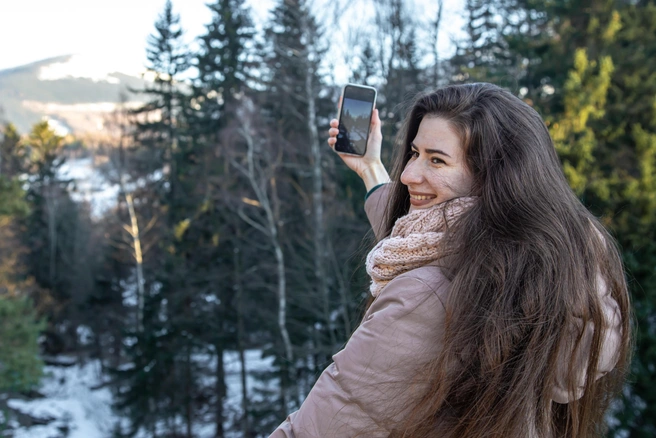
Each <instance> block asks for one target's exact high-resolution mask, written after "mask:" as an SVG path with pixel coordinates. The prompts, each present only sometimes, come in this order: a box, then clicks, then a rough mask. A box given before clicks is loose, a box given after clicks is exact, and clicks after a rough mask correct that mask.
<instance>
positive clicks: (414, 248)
mask: <svg viewBox="0 0 656 438" xmlns="http://www.w3.org/2000/svg"><path fill="white" fill-rule="evenodd" d="M475 199H476V198H471V197H462V198H455V199H452V200H450V201H446V202H443V203H440V204H437V205H434V206H432V207H430V208H426V209H423V208H420V209H417V210H413V211H411V212H410V213H408V214H406V215H405V216H403V217H400V218H399V219H397V221H396V222H395V223H394V227H393V228H392V233H391V234H390V235H389V236H388V237H386V238H384V239H383V240H381V241H380V242H378V244H376V246H375V247H374V249H372V250H371V252H369V254H368V255H367V273H368V274H369V276H370V277H371V286H370V288H369V291H370V292H371V295H373V296H374V297H376V296H378V294H379V293H380V291H381V290H382V289H383V288H384V287H385V285H387V283H389V282H390V281H391V280H392V279H394V278H395V277H396V276H397V275H399V274H402V273H404V272H408V271H411V270H412V269H415V268H419V267H420V266H424V265H427V264H429V263H432V262H434V261H435V260H438V259H440V258H442V257H445V256H447V255H449V254H451V253H453V250H451V251H449V250H447V249H446V248H442V247H441V245H440V241H441V240H442V237H443V236H444V232H445V231H446V230H447V228H448V227H449V226H451V225H452V224H453V223H454V222H455V220H456V219H458V217H460V215H461V214H462V213H463V212H464V211H465V210H466V209H467V208H468V207H470V206H471V205H472V204H473V203H474V200H475Z"/></svg>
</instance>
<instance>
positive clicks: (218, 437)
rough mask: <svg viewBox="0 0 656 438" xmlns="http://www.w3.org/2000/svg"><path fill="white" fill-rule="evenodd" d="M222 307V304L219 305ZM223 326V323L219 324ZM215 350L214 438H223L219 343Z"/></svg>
mask: <svg viewBox="0 0 656 438" xmlns="http://www.w3.org/2000/svg"><path fill="white" fill-rule="evenodd" d="M221 305H223V303H222V304H221ZM221 324H223V323H221ZM214 347H215V350H216V384H215V391H216V398H217V400H216V418H215V430H214V437H215V438H223V437H224V435H225V430H224V429H223V422H224V421H225V418H224V412H223V402H224V401H225V397H226V385H225V364H224V363H223V353H224V351H223V345H221V343H220V342H217V343H216V345H215V346H214Z"/></svg>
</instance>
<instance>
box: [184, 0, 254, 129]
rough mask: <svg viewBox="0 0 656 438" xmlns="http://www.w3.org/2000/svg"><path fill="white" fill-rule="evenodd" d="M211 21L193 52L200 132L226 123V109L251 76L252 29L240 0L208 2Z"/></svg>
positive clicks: (248, 13)
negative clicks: (196, 49) (194, 56)
mask: <svg viewBox="0 0 656 438" xmlns="http://www.w3.org/2000/svg"><path fill="white" fill-rule="evenodd" d="M208 7H209V8H210V10H211V11H212V21H211V22H210V23H209V24H208V25H207V29H206V32H207V33H205V34H204V35H202V36H201V37H200V44H201V46H200V51H199V53H198V55H197V56H196V62H195V65H196V68H197V69H198V78H197V80H196V87H195V88H196V89H195V93H194V94H195V102H196V103H197V105H198V107H197V111H196V113H195V117H196V118H198V121H197V123H198V124H199V126H198V127H199V129H200V130H201V132H202V133H203V134H206V135H209V134H210V133H213V134H214V135H213V137H212V138H213V139H214V140H216V139H217V133H218V131H220V130H221V128H222V127H223V126H226V124H227V122H228V120H229V117H230V111H229V110H226V109H227V108H228V109H229V108H232V107H233V106H234V102H235V100H237V99H238V98H239V96H241V95H242V93H244V92H245V91H247V88H248V85H247V83H248V80H249V79H252V78H251V75H252V72H251V71H250V69H249V67H250V66H251V65H252V60H251V59H250V58H251V57H252V55H251V52H252V46H253V38H254V36H255V30H254V27H253V23H252V20H251V16H250V11H249V10H248V8H247V6H246V2H245V1H244V0H215V2H214V3H211V4H209V5H208Z"/></svg>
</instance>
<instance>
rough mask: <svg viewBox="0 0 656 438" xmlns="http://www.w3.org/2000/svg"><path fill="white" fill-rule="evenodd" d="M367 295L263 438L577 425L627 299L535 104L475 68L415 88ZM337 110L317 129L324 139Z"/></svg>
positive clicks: (595, 410)
mask: <svg viewBox="0 0 656 438" xmlns="http://www.w3.org/2000/svg"><path fill="white" fill-rule="evenodd" d="M380 124H381V122H380V119H379V117H378V112H377V110H374V114H373V117H372V135H371V136H370V137H371V138H370V141H369V144H368V149H367V153H366V155H365V156H364V157H354V156H346V155H342V156H341V157H342V159H343V161H344V162H345V163H346V165H347V166H349V167H350V168H351V169H353V170H354V171H356V172H357V173H358V175H360V176H361V177H362V179H363V181H364V183H365V185H366V187H367V190H368V195H367V199H366V201H365V209H366V211H367V215H368V217H369V220H370V222H371V225H372V227H373V229H374V232H375V234H376V236H377V237H378V238H379V239H381V240H380V241H379V242H378V244H377V245H376V247H375V248H374V249H373V250H372V251H371V253H369V255H368V257H367V272H368V273H369V274H370V276H371V278H372V284H371V293H372V295H373V296H374V299H373V302H372V303H371V305H370V307H369V308H368V309H367V311H366V313H365V315H364V318H363V321H362V323H361V324H360V326H359V328H358V329H357V330H356V331H355V332H354V333H353V335H352V336H351V339H350V340H349V341H348V343H347V344H346V346H345V347H344V349H343V350H342V351H340V352H339V353H337V354H336V355H335V356H334V357H333V360H334V362H333V363H332V364H331V365H330V366H329V367H328V368H327V369H326V370H325V371H324V372H323V374H322V375H321V376H320V378H319V379H318V380H317V382H316V384H315V386H314V388H313V389H312V391H311V392H310V394H309V395H308V397H307V399H306V400H305V401H304V403H303V405H302V406H301V408H300V409H299V410H298V411H297V412H295V413H293V414H291V415H290V416H289V417H288V418H287V420H286V421H285V422H283V423H282V424H281V425H280V427H279V428H278V429H276V431H275V432H274V433H273V435H272V436H273V437H292V436H295V437H297V438H303V437H354V436H362V437H385V436H398V437H590V436H598V435H600V434H602V433H603V430H604V412H605V411H606V409H607V407H608V404H609V402H610V400H611V398H612V397H613V396H614V395H615V394H616V393H617V391H618V390H619V389H620V387H621V383H622V379H623V376H624V373H625V370H626V367H627V363H628V353H629V344H630V342H629V341H630V327H629V298H628V293H627V288H626V283H625V279H624V274H623V269H622V265H621V262H620V258H619V255H618V251H617V249H616V248H615V246H614V241H613V239H612V238H611V236H610V235H609V234H608V233H607V231H606V230H605V229H604V228H603V226H602V225H601V224H600V223H599V221H598V220H597V219H596V218H595V217H594V216H592V215H591V214H590V213H589V212H588V211H587V210H586V209H585V207H584V206H583V205H582V204H581V203H580V202H579V200H578V199H577V197H576V196H575V195H574V193H573V192H572V191H571V190H570V188H569V186H568V184H567V181H566V180H565V177H564V175H563V172H562V170H561V166H560V162H559V160H558V157H557V155H556V152H555V149H554V146H553V143H552V141H551V138H550V136H549V133H548V130H547V128H546V127H545V124H544V123H543V121H542V120H541V118H540V116H539V115H538V114H537V113H536V112H535V111H534V110H533V109H532V108H530V107H529V106H528V105H527V104H525V103H524V102H522V101H521V100H520V99H518V98H516V97H515V96H513V95H512V94H510V93H508V92H506V91H504V90H502V89H500V88H499V87H496V86H493V85H490V84H468V85H455V86H449V87H446V88H442V89H439V90H437V91H435V92H433V93H430V94H426V95H423V96H421V97H419V98H418V99H417V100H416V102H415V103H414V106H413V107H412V109H411V111H410V112H409V115H408V117H407V119H406V121H405V126H404V129H403V130H402V133H401V136H400V139H401V142H400V145H399V150H398V151H397V152H398V154H397V158H396V161H395V163H396V164H395V167H394V171H393V174H392V175H393V180H392V182H390V183H388V181H389V177H388V175H387V172H386V171H385V168H384V167H383V165H382V164H381V161H380V145H381V140H382V135H381V130H380ZM336 128H337V121H336V120H333V121H332V122H331V129H330V131H329V134H330V138H329V140H328V143H329V144H330V145H331V146H333V145H334V144H335V135H336V134H337V129H336Z"/></svg>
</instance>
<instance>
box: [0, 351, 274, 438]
mask: <svg viewBox="0 0 656 438" xmlns="http://www.w3.org/2000/svg"><path fill="white" fill-rule="evenodd" d="M205 358H206V359H208V360H211V359H209V358H208V357H205ZM245 358H246V371H247V373H248V375H247V379H246V387H247V390H248V397H249V398H251V399H257V396H256V394H255V389H256V388H257V389H269V390H275V389H276V388H277V384H278V383H277V381H274V380H270V381H267V382H262V381H259V380H258V379H256V378H255V377H254V376H253V374H252V373H258V372H266V371H272V370H273V360H272V358H266V359H262V352H261V351H260V350H247V351H246V352H245ZM199 359H200V358H199ZM224 366H225V373H226V384H227V386H228V388H227V389H228V391H227V392H228V393H227V398H226V401H225V408H226V411H227V412H226V413H227V414H228V415H227V416H228V419H227V421H226V425H225V427H226V429H227V430H229V429H230V428H232V426H233V424H234V423H235V422H236V421H238V420H237V417H238V414H239V413H240V411H241V393H242V388H241V377H240V372H241V363H240V361H239V354H238V353H237V352H236V351H228V352H225V354H224ZM44 371H45V377H44V378H43V379H42V381H41V386H40V388H39V392H40V393H41V394H43V395H44V396H45V397H44V398H40V399H34V400H28V401H26V400H20V399H10V400H8V402H7V404H8V405H9V407H10V408H12V409H15V410H17V411H20V412H22V413H24V414H27V415H30V416H32V417H36V418H40V419H52V421H51V422H49V423H48V424H47V425H42V426H32V427H29V428H28V427H19V425H18V424H17V423H16V422H15V421H12V422H11V423H10V426H12V428H16V429H15V430H13V431H12V433H13V434H12V435H9V436H12V437H14V438H60V437H66V438H108V437H110V436H111V433H112V430H113V428H114V426H115V425H116V424H117V423H124V422H125V421H121V418H119V417H118V416H117V415H116V414H115V413H114V412H113V411H112V407H111V406H112V403H113V398H112V393H111V391H110V389H109V387H103V388H101V389H91V388H94V387H98V386H99V385H100V384H101V383H102V382H103V381H104V378H103V375H102V373H101V368H100V362H99V361H97V360H93V361H89V362H87V363H85V364H76V365H73V366H70V367H55V366H46V367H45V369H44ZM206 383H207V382H206ZM0 415H2V413H1V412H0ZM2 420H3V418H2V417H0V423H2ZM123 420H124V419H123ZM196 426H197V427H195V428H194V429H195V432H196V436H198V437H199V438H206V437H207V438H209V437H212V436H214V426H213V422H212V421H211V420H209V421H208V422H207V424H198V425H196ZM66 430H68V431H69V432H68V435H67V434H66V432H64V431H66ZM0 436H2V435H1V434H0ZM142 436H143V437H145V436H146V435H142ZM227 436H229V437H230V438H233V437H234V438H237V437H238V436H239V435H238V434H236V433H235V434H234V435H227Z"/></svg>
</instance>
